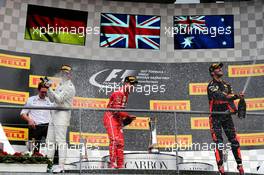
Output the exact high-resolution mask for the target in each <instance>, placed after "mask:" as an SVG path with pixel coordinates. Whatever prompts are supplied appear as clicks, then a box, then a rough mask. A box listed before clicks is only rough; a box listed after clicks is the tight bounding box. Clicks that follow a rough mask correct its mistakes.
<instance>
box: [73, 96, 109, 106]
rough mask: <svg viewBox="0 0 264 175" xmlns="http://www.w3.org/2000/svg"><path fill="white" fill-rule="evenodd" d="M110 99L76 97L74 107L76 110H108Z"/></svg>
mask: <svg viewBox="0 0 264 175" xmlns="http://www.w3.org/2000/svg"><path fill="white" fill-rule="evenodd" d="M108 101H109V100H108V99H105V98H84V97H74V99H73V107H75V108H107V104H108Z"/></svg>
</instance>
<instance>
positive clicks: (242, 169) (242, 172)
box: [237, 164, 245, 175]
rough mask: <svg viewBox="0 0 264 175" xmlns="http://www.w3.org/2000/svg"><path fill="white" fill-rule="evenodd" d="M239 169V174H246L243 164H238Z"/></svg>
mask: <svg viewBox="0 0 264 175" xmlns="http://www.w3.org/2000/svg"><path fill="white" fill-rule="evenodd" d="M237 170H238V172H239V175H244V174H245V172H244V168H243V165H242V164H238V165H237Z"/></svg>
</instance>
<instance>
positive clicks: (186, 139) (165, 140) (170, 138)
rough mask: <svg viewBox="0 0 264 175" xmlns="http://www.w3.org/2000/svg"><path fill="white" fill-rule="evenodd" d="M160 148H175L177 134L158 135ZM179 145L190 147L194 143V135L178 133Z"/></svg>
mask: <svg viewBox="0 0 264 175" xmlns="http://www.w3.org/2000/svg"><path fill="white" fill-rule="evenodd" d="M157 141H158V148H173V147H176V144H175V143H176V138H175V135H158V136H157ZM177 143H178V147H181V148H182V147H185V148H186V147H190V146H191V145H192V135H178V136H177Z"/></svg>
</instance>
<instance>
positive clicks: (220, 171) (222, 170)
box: [218, 165, 225, 175]
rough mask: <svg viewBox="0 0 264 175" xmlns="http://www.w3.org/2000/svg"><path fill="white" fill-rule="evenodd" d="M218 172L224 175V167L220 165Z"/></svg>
mask: <svg viewBox="0 0 264 175" xmlns="http://www.w3.org/2000/svg"><path fill="white" fill-rule="evenodd" d="M218 171H219V173H220V174H221V175H225V169H224V166H223V165H221V166H218Z"/></svg>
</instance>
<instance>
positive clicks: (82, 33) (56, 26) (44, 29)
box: [25, 5, 88, 45]
mask: <svg viewBox="0 0 264 175" xmlns="http://www.w3.org/2000/svg"><path fill="white" fill-rule="evenodd" d="M87 17H88V13H87V12H84V11H77V10H68V9H60V8H53V7H43V6H36V5H28V11H27V22H26V29H25V39H27V40H37V41H47V42H55V43H64V44H76V45H85V37H86V25H87Z"/></svg>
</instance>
